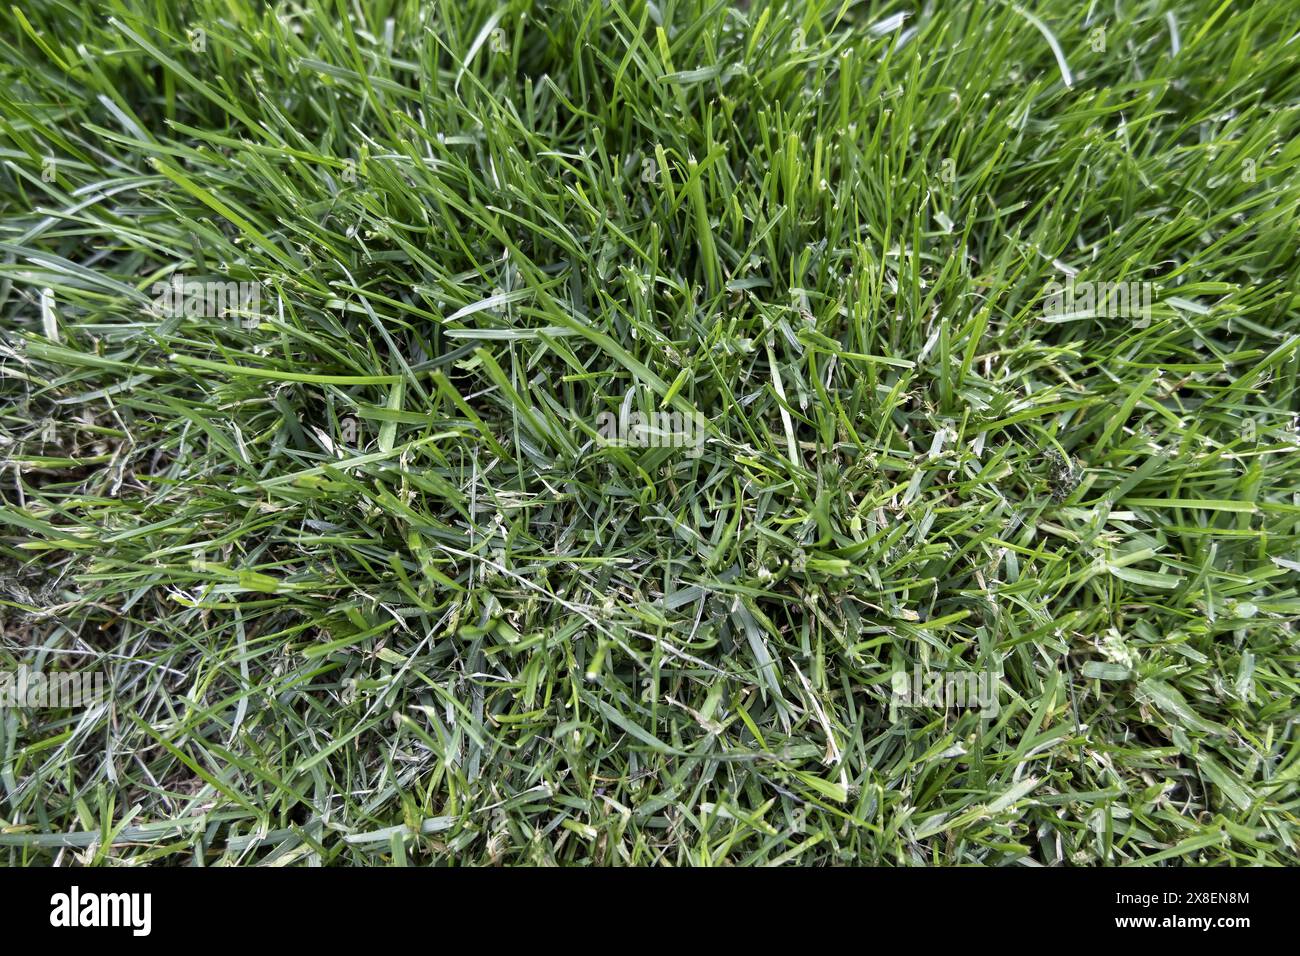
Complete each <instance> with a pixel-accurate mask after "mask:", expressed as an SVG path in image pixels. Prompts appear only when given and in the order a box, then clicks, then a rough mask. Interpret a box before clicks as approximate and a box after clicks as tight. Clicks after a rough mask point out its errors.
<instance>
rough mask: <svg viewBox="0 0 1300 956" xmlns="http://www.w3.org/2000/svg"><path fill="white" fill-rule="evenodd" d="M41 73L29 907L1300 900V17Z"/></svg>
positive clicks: (16, 368)
mask: <svg viewBox="0 0 1300 956" xmlns="http://www.w3.org/2000/svg"><path fill="white" fill-rule="evenodd" d="M0 20H2V22H3V29H2V30H0V37H3V39H2V40H0V119H2V125H0V158H2V159H3V163H2V165H0V210H2V211H3V226H0V322H2V329H0V670H14V669H16V668H18V667H19V666H20V665H25V666H27V667H30V668H44V669H45V670H47V671H60V670H67V671H77V672H91V671H93V672H96V673H100V674H103V675H105V677H106V678H107V680H108V682H109V685H110V690H111V692H110V694H109V696H108V697H107V698H106V699H105V700H103V701H101V702H98V703H95V704H93V705H92V706H89V707H81V708H31V707H10V708H7V709H5V710H4V711H3V712H2V713H0V862H5V863H10V864H33V863H53V862H57V863H61V864H67V865H71V864H79V863H85V864H119V865H120V864H134V865H138V864H147V863H167V864H182V865H193V864H203V865H223V864H224V865H228V864H277V865H279V864H297V865H338V864H357V863H365V864H380V865H388V864H394V865H403V864H453V865H465V864H486V863H501V864H523V863H538V864H567V865H596V864H614V865H619V864H633V865H752V864H800V865H808V864H903V865H916V864H986V865H1048V866H1051V865H1088V864H1165V865H1178V864H1285V863H1292V864H1294V863H1296V862H1297V858H1298V853H1297V840H1300V821H1298V819H1297V808H1298V806H1300V804H1298V794H1297V782H1298V781H1300V721H1298V720H1297V694H1298V693H1300V643H1298V642H1297V638H1296V632H1295V625H1296V621H1297V619H1300V598H1298V597H1297V593H1296V585H1297V580H1298V578H1300V574H1297V572H1298V571H1300V467H1298V466H1297V452H1300V433H1298V432H1297V411H1300V404H1298V402H1297V384H1298V383H1297V372H1300V357H1298V355H1300V352H1298V348H1300V253H1298V248H1300V247H1298V244H1297V235H1298V234H1297V226H1298V217H1297V209H1298V207H1300V175H1298V171H1297V166H1298V161H1300V138H1297V132H1298V131H1300V109H1298V107H1297V104H1298V103H1300V15H1298V14H1297V8H1296V6H1295V3H1294V0H1261V2H1256V3H1250V4H1236V3H1232V2H1230V0H1229V2H1221V0H1213V2H1199V0H1185V2H1177V3H1166V2H1145V0H1144V2H1133V0H1124V2H1119V3H1115V4H1106V3H1092V4H1080V3H1071V2H1065V0H1045V2H1040V3H1032V4H1031V3H1028V2H1027V3H1025V4H1023V5H1016V4H1014V3H999V2H979V3H965V4H958V3H939V4H925V5H924V6H923V7H922V6H921V5H918V4H914V3H909V4H900V3H895V2H890V3H883V4H880V3H865V2H853V0H849V2H843V3H842V4H839V5H836V4H832V3H828V2H825V0H809V2H806V3H798V4H795V3H778V2H765V0H755V2H753V3H749V4H745V3H740V4H728V3H704V2H697V0H680V2H674V0H663V2H660V3H649V2H640V0H607V2H597V0H589V2H556V3H546V4H542V3H534V2H529V0H509V2H499V0H498V2H484V0H458V2H425V3H414V2H405V0H366V2H358V3H344V2H342V0H340V2H339V3H337V4H330V3H326V2H323V0H319V2H318V0H310V2H301V3H277V4H274V5H271V6H268V7H264V6H263V5H262V4H257V3H252V2H248V0H221V2H218V0H196V2H190V3H172V2H163V0H157V2H151V3H146V2H129V0H110V2H107V3H89V2H84V0H33V2H30V3H25V4H23V5H21V7H8V8H7V9H6V11H5V12H4V13H2V14H0ZM180 279H190V280H195V281H210V282H235V283H238V282H244V283H257V284H258V285H257V286H256V287H255V288H257V289H260V303H259V306H258V308H257V309H244V308H236V309H234V310H233V311H231V310H229V309H227V310H224V314H223V310H213V309H209V308H196V309H188V308H186V309H180V310H176V309H171V310H168V309H166V308H161V307H160V306H159V305H158V303H157V302H156V301H155V300H156V292H155V290H156V289H157V288H158V287H157V286H156V285H155V284H156V283H170V282H172V281H173V280H180ZM1067 281H1073V282H1075V283H1084V282H1094V283H1148V284H1150V285H1149V286H1146V288H1152V289H1154V291H1153V293H1152V295H1151V302H1150V308H1149V310H1148V312H1147V313H1146V314H1143V315H1140V316H1132V315H1119V316H1117V315H1114V314H1104V313H1105V311H1106V310H1104V309H1100V308H1088V307H1084V308H1082V309H1077V308H1075V309H1069V310H1066V311H1064V312H1061V311H1060V310H1057V311H1055V312H1053V311H1052V310H1051V309H1049V308H1046V307H1045V296H1046V295H1050V292H1045V290H1050V289H1052V288H1053V286H1052V285H1051V284H1052V283H1059V284H1064V283H1066V282H1067ZM661 413H667V414H675V415H676V416H678V417H677V418H675V419H672V421H686V422H697V421H698V422H700V423H701V424H700V426H699V427H700V428H702V431H701V432H697V433H696V434H695V435H694V438H695V440H694V441H693V442H692V443H691V444H689V445H688V446H685V447H683V446H680V445H678V446H673V445H672V444H667V445H665V443H663V442H659V443H656V442H653V441H640V442H637V441H632V442H627V441H617V440H614V441H611V440H609V439H610V435H609V434H607V427H606V426H607V425H608V423H609V422H610V420H611V419H612V420H613V421H615V422H616V425H617V427H618V428H623V426H624V425H625V424H626V423H628V422H631V423H632V425H631V427H632V429H633V433H634V434H636V435H640V436H641V437H642V438H645V435H646V434H647V433H646V432H645V431H644V430H643V431H642V432H636V431H635V423H636V421H638V418H637V416H640V418H639V420H641V421H656V422H657V421H660V420H661V418H662V416H661ZM620 416H622V418H621V420H620ZM652 416H654V417H653V418H652ZM695 416H699V418H698V419H697V418H696V417H695ZM620 434H622V435H623V437H626V434H624V433H623V432H620ZM615 437H618V436H615ZM936 674H938V675H958V676H972V677H974V676H982V675H988V676H990V679H991V680H993V681H995V682H996V685H995V686H996V693H997V706H996V707H994V708H979V707H971V706H955V705H954V704H953V702H952V701H951V700H950V699H947V698H945V699H944V700H942V701H940V702H939V703H936V702H935V701H933V700H924V699H917V698H915V697H913V698H905V697H902V696H900V693H899V688H900V686H901V685H900V677H901V680H902V683H903V684H905V685H908V686H910V683H909V682H911V681H912V680H913V677H914V675H919V678H918V679H919V680H921V681H925V680H928V679H930V678H932V677H933V676H934V675H936ZM967 703H969V701H967Z"/></svg>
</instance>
